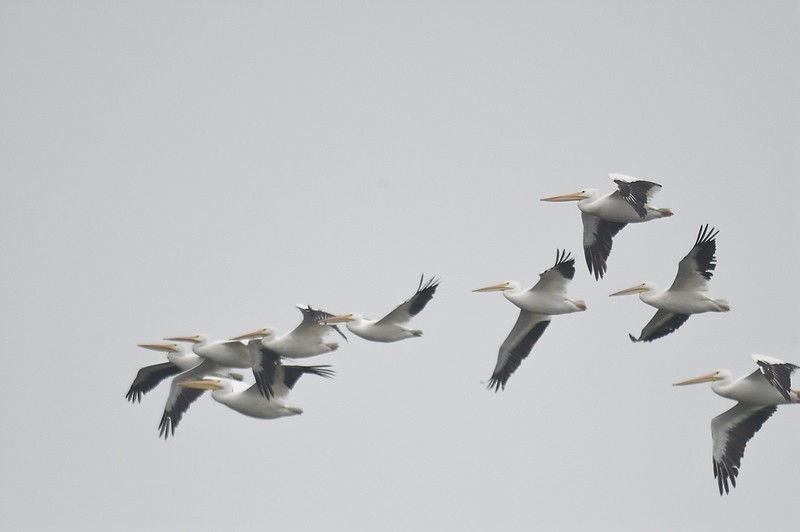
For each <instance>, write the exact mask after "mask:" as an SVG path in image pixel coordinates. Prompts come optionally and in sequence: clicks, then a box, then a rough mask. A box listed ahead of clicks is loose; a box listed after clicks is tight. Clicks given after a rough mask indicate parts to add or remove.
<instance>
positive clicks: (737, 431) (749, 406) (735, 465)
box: [674, 355, 800, 495]
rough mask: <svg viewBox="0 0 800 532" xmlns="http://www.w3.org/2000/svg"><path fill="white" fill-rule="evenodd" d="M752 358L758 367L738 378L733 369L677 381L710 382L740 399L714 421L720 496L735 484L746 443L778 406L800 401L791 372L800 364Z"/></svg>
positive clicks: (720, 391)
mask: <svg viewBox="0 0 800 532" xmlns="http://www.w3.org/2000/svg"><path fill="white" fill-rule="evenodd" d="M751 358H752V359H753V360H754V361H755V363H756V364H758V366H759V369H757V370H756V371H754V372H753V373H751V374H750V375H745V376H743V377H739V378H738V379H736V378H734V377H733V374H732V373H731V372H730V371H728V370H718V371H714V372H712V373H709V374H708V375H703V376H701V377H697V378H694V379H689V380H685V381H682V382H677V383H675V384H674V386H683V385H687V384H698V383H701V382H710V383H711V390H712V391H713V392H714V393H716V394H717V395H720V396H722V397H725V398H727V399H732V400H734V401H737V404H736V406H734V407H733V408H731V409H730V410H727V411H726V412H723V413H722V414H720V415H718V416H717V417H715V418H714V419H712V420H711V439H712V457H713V465H714V478H716V479H717V485H718V487H719V494H720V495H722V494H723V492H724V493H728V492H729V490H730V487H731V486H732V487H734V488H735V487H736V477H737V476H738V475H739V467H741V462H742V457H743V456H744V450H745V447H746V446H747V442H748V441H750V439H751V438H752V437H753V436H754V435H755V433H756V432H758V431H759V429H761V427H762V426H763V425H764V423H765V422H766V421H767V420H768V419H769V418H770V417H771V416H772V414H774V413H775V410H777V408H778V406H780V405H785V404H797V403H798V402H800V391H798V390H793V389H792V388H791V375H792V373H793V372H794V371H795V370H796V369H798V366H796V365H795V364H790V363H787V362H783V361H781V360H778V359H776V358H771V357H766V356H763V355H751Z"/></svg>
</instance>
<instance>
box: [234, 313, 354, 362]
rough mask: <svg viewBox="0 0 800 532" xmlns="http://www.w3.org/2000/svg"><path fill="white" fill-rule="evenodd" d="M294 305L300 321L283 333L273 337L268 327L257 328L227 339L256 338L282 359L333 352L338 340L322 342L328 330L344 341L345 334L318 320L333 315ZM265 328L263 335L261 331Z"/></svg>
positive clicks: (336, 347)
mask: <svg viewBox="0 0 800 532" xmlns="http://www.w3.org/2000/svg"><path fill="white" fill-rule="evenodd" d="M297 308H298V309H299V310H300V312H301V313H302V314H303V321H301V322H300V325H298V326H297V327H295V328H294V329H293V330H292V331H291V332H288V333H286V334H284V335H283V336H278V337H276V336H275V335H274V334H271V332H270V329H258V330H257V331H253V332H250V333H246V334H242V335H240V336H236V337H234V338H231V340H233V341H236V342H238V341H239V340H250V339H253V338H260V339H261V343H262V344H263V345H264V346H265V347H268V348H269V349H270V350H272V351H275V352H276V353H278V354H279V355H281V356H283V357H286V358H307V357H313V356H316V355H321V354H323V353H330V352H331V351H336V350H337V349H339V344H338V343H336V342H325V341H324V339H325V336H326V335H327V334H328V333H330V332H332V331H335V332H337V333H339V335H340V336H341V337H342V338H344V340H345V341H347V337H346V336H345V335H344V333H343V332H342V331H341V330H340V329H339V327H337V326H336V325H324V324H322V323H321V322H323V321H324V320H325V318H330V317H333V314H331V313H329V312H325V311H322V310H319V309H315V308H312V307H310V306H307V305H297ZM265 331H266V332H267V334H264V332H265Z"/></svg>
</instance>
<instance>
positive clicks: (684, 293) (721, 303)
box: [611, 224, 731, 342]
mask: <svg viewBox="0 0 800 532" xmlns="http://www.w3.org/2000/svg"><path fill="white" fill-rule="evenodd" d="M717 233H719V231H715V230H714V228H713V227H712V228H711V229H709V228H708V224H706V225H705V226H701V227H700V231H698V233H697V240H696V241H695V243H694V247H692V249H691V250H689V253H687V254H686V256H685V257H684V258H683V260H681V261H680V262H679V263H678V274H677V275H676V276H675V281H673V282H672V286H670V287H669V289H668V290H664V291H662V292H659V290H658V287H657V286H656V285H655V284H653V283H650V282H644V283H641V284H638V285H636V286H633V287H631V288H626V289H625V290H620V291H619V292H614V293H613V294H611V295H612V296H622V295H628V294H639V299H641V300H642V301H644V302H645V303H647V304H648V305H650V306H653V307H656V308H657V309H658V311H657V312H656V314H655V316H653V318H652V319H651V320H650V321H649V322H648V323H647V325H645V326H644V329H642V332H641V334H640V335H639V338H634V337H633V335H632V334H629V335H628V336H629V337H630V339H631V341H633V342H652V341H653V340H655V339H657V338H661V337H662V336H666V335H668V334H669V333H671V332H673V331H675V330H677V329H678V327H680V326H681V325H683V324H684V322H685V321H686V320H688V319H689V316H690V315H691V314H700V313H701V312H727V311H729V310H730V309H731V307H730V305H729V304H728V302H727V301H725V300H723V299H711V298H710V297H708V296H706V295H705V292H706V291H707V290H708V281H709V279H711V277H712V276H713V275H714V270H715V269H716V267H717V257H716V256H715V253H716V251H717V241H716V240H715V238H716V236H717Z"/></svg>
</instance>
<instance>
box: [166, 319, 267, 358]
mask: <svg viewBox="0 0 800 532" xmlns="http://www.w3.org/2000/svg"><path fill="white" fill-rule="evenodd" d="M272 333H273V332H272V330H271V329H269V328H266V327H264V328H263V329H259V330H258V331H253V332H251V333H248V335H250V337H253V336H254V335H256V334H260V335H261V336H269V335H271V334H272ZM164 339H165V340H169V341H171V342H190V343H191V344H192V351H193V352H194V353H195V354H196V355H199V356H201V357H203V358H207V359H210V360H213V361H214V362H216V363H217V364H219V365H221V366H225V367H228V368H249V367H251V366H252V362H251V360H250V351H249V350H248V349H247V346H246V345H245V344H243V343H242V342H240V341H238V340H219V341H216V342H212V341H211V340H209V338H208V335H207V334H202V333H200V334H193V335H190V336H173V337H170V338H164Z"/></svg>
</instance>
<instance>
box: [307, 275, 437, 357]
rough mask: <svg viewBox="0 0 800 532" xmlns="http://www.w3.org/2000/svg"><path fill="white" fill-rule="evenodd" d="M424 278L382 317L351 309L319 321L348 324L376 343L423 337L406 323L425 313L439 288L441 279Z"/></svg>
mask: <svg viewBox="0 0 800 532" xmlns="http://www.w3.org/2000/svg"><path fill="white" fill-rule="evenodd" d="M423 280H424V275H423V276H421V277H420V278H419V286H418V287H417V291H416V292H415V293H414V295H413V296H411V297H410V298H408V299H407V300H405V301H403V302H402V303H400V304H399V305H398V306H397V307H395V309H394V310H393V311H391V312H390V313H389V314H387V315H386V316H384V317H383V318H381V319H379V320H370V319H367V318H364V317H363V316H362V315H361V314H357V313H355V312H350V313H349V314H342V315H339V316H332V317H330V318H325V319H323V320H320V323H324V324H328V325H330V324H333V323H346V324H347V328H348V329H349V330H350V332H352V333H353V334H355V335H356V336H360V337H361V338H364V339H365V340H371V341H373V342H397V341H398V340H404V339H406V338H414V337H417V336H422V331H420V330H419V329H410V328H409V327H406V323H408V322H409V321H411V318H413V317H414V316H416V315H417V314H419V313H420V312H422V309H424V308H425V305H427V304H428V301H430V300H431V298H433V294H434V293H435V292H436V288H438V287H439V281H438V279H436V278H435V277H432V278H431V279H429V280H428V282H427V283H424V284H423Z"/></svg>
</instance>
